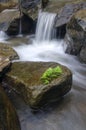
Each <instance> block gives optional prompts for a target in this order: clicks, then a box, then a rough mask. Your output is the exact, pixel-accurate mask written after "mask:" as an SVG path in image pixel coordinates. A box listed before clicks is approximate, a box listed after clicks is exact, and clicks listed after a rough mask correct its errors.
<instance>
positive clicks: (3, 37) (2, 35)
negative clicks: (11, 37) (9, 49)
mask: <svg viewBox="0 0 86 130" xmlns="http://www.w3.org/2000/svg"><path fill="white" fill-rule="evenodd" d="M7 38H8V36H7V35H6V33H5V32H3V31H0V42H3V41H5V40H6V39H7Z"/></svg>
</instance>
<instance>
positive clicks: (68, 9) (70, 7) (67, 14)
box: [55, 2, 86, 27]
mask: <svg viewBox="0 0 86 130" xmlns="http://www.w3.org/2000/svg"><path fill="white" fill-rule="evenodd" d="M85 8H86V2H77V3H71V4H66V5H65V6H64V7H63V8H62V9H61V10H60V11H59V12H58V15H57V21H56V25H55V26H56V27H59V26H62V25H65V24H67V23H68V22H69V21H70V19H71V17H72V16H73V15H74V13H76V12H77V11H79V10H81V9H85Z"/></svg>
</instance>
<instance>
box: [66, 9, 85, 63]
mask: <svg viewBox="0 0 86 130" xmlns="http://www.w3.org/2000/svg"><path fill="white" fill-rule="evenodd" d="M65 40H66V43H67V49H66V53H69V54H72V55H76V56H78V57H79V59H80V61H82V62H83V63H86V53H85V52H86V9H84V10H80V11H78V12H77V13H75V15H74V16H73V17H72V18H71V20H70V22H69V23H68V25H67V33H66V37H65Z"/></svg>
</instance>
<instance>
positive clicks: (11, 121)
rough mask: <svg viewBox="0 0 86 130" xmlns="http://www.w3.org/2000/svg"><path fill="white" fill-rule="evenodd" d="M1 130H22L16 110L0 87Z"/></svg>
mask: <svg viewBox="0 0 86 130" xmlns="http://www.w3.org/2000/svg"><path fill="white" fill-rule="evenodd" d="M0 130H20V124H19V120H18V116H17V113H16V110H15V108H14V107H13V105H12V103H11V102H10V100H9V98H8V97H7V95H6V93H5V91H4V89H3V88H2V86H1V85H0Z"/></svg>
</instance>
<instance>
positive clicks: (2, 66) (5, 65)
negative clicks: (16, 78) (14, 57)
mask: <svg viewBox="0 0 86 130" xmlns="http://www.w3.org/2000/svg"><path fill="white" fill-rule="evenodd" d="M10 66H11V62H10V61H9V59H8V58H4V57H2V56H0V81H1V80H2V77H3V76H4V74H5V73H6V72H7V71H8V69H9V68H10Z"/></svg>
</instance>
